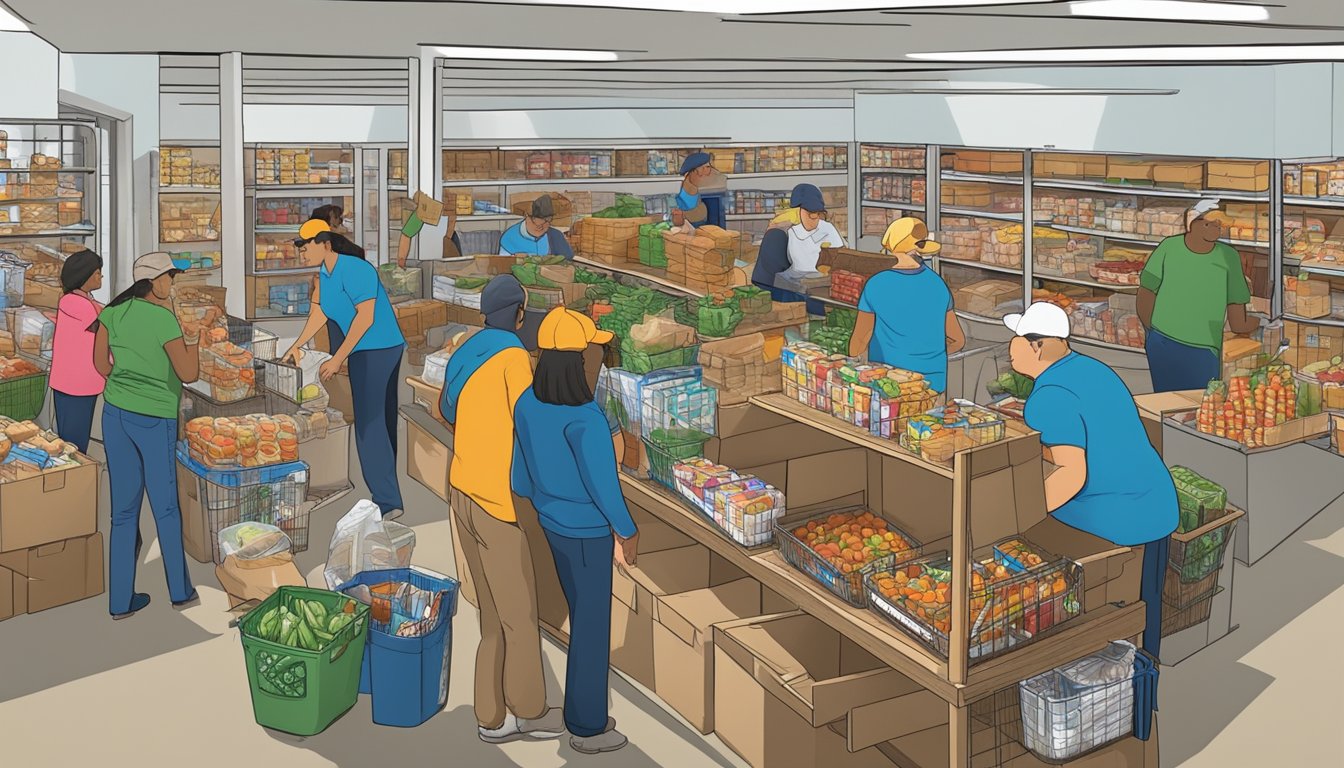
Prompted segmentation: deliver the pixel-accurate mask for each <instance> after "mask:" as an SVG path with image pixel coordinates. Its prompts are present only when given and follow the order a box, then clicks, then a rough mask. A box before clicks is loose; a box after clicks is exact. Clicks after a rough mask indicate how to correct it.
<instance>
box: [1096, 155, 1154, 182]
mask: <svg viewBox="0 0 1344 768" xmlns="http://www.w3.org/2000/svg"><path fill="white" fill-rule="evenodd" d="M1154 165H1155V164H1154V163H1153V162H1152V161H1151V160H1138V159H1135V158H1132V157H1108V158H1106V178H1108V179H1122V180H1125V181H1152V180H1153V166H1154Z"/></svg>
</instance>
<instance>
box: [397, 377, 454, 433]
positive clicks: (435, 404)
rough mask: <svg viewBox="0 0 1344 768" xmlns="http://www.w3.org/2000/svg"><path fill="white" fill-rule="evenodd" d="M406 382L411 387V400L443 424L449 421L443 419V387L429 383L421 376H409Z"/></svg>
mask: <svg viewBox="0 0 1344 768" xmlns="http://www.w3.org/2000/svg"><path fill="white" fill-rule="evenodd" d="M406 383H407V384H408V385H410V387H411V402H412V403H414V404H415V405H418V406H420V407H422V408H424V409H425V410H426V411H427V412H428V413H429V415H430V416H433V417H434V420H435V421H438V422H440V423H442V424H447V423H448V422H446V421H444V420H443V411H442V410H441V407H442V406H441V403H442V400H443V388H442V387H436V386H434V385H433V384H428V383H426V382H425V380H424V379H421V378H420V377H419V376H407V377H406Z"/></svg>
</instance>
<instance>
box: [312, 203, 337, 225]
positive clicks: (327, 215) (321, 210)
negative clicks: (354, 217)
mask: <svg viewBox="0 0 1344 768" xmlns="http://www.w3.org/2000/svg"><path fill="white" fill-rule="evenodd" d="M333 215H334V216H336V217H337V218H343V217H344V216H345V209H344V208H342V207H341V206H339V205H319V206H318V207H316V208H314V209H313V212H312V214H311V215H310V216H309V217H308V220H309V221H314V220H315V221H325V222H327V223H328V224H330V223H331V217H332V216H333Z"/></svg>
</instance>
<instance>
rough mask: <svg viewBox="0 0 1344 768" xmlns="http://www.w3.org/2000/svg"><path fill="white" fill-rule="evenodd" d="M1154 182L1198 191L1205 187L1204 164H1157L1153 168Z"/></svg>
mask: <svg viewBox="0 0 1344 768" xmlns="http://www.w3.org/2000/svg"><path fill="white" fill-rule="evenodd" d="M1153 181H1155V182H1157V183H1158V184H1180V185H1182V186H1186V187H1192V188H1195V189H1198V188H1199V187H1202V186H1203V185H1204V164H1203V163H1157V164H1156V165H1154V166H1153Z"/></svg>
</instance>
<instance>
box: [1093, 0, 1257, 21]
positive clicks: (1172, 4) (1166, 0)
mask: <svg viewBox="0 0 1344 768" xmlns="http://www.w3.org/2000/svg"><path fill="white" fill-rule="evenodd" d="M1069 13H1071V14H1073V15H1074V16H1099V17H1104V18H1110V19H1155V20H1160V21H1203V22H1209V21H1267V20H1268V19H1269V9H1268V8H1266V7H1264V6H1263V5H1250V4H1247V3H1224V2H1216V1H1215V0H1209V1H1208V2H1195V1H1193V0H1079V1H1078V2H1073V3H1069Z"/></svg>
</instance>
